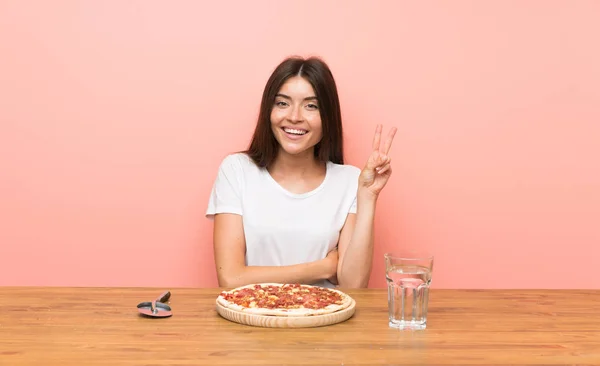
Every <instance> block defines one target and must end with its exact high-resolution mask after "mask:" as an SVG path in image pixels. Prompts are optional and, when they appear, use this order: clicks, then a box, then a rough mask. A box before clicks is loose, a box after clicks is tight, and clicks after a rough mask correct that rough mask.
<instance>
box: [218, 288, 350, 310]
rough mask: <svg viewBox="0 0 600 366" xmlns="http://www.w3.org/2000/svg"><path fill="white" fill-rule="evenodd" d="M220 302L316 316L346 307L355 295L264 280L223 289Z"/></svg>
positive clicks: (227, 304) (230, 305)
mask: <svg viewBox="0 0 600 366" xmlns="http://www.w3.org/2000/svg"><path fill="white" fill-rule="evenodd" d="M217 303H218V304H219V305H221V306H223V307H225V308H228V309H232V310H236V311H241V312H244V313H248V314H256V315H271V316H314V315H324V314H331V313H335V312H337V311H340V310H343V309H346V308H347V307H349V306H350V305H351V303H352V298H351V297H350V296H348V295H347V294H345V293H343V292H342V291H339V290H336V289H331V288H325V287H319V286H311V285H302V284H281V283H263V284H253V285H247V286H242V287H238V288H235V289H233V290H229V291H223V292H221V293H220V294H219V296H218V297H217Z"/></svg>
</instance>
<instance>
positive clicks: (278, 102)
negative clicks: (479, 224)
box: [275, 101, 287, 107]
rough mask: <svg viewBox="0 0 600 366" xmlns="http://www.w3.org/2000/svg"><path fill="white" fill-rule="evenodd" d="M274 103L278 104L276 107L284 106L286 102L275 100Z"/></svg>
mask: <svg viewBox="0 0 600 366" xmlns="http://www.w3.org/2000/svg"><path fill="white" fill-rule="evenodd" d="M275 105H276V106H278V107H285V106H287V103H286V102H282V101H277V102H275Z"/></svg>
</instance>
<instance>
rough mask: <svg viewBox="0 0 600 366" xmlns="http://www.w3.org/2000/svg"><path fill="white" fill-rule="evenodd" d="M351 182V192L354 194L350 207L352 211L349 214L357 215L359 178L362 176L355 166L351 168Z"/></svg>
mask: <svg viewBox="0 0 600 366" xmlns="http://www.w3.org/2000/svg"><path fill="white" fill-rule="evenodd" d="M348 171H349V178H348V179H349V180H350V182H351V185H350V187H351V188H350V192H351V194H352V204H351V205H350V209H349V210H348V213H353V214H355V213H356V194H357V193H358V177H359V176H360V169H359V168H357V167H355V166H350V167H349V170H348Z"/></svg>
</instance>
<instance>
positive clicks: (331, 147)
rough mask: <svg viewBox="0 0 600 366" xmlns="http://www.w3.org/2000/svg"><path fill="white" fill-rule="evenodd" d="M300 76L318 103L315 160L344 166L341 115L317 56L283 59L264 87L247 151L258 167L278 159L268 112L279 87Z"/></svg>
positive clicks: (333, 86) (331, 81)
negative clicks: (319, 135)
mask: <svg viewBox="0 0 600 366" xmlns="http://www.w3.org/2000/svg"><path fill="white" fill-rule="evenodd" d="M293 76H301V77H303V78H304V79H305V80H307V81H308V82H309V83H310V84H311V85H312V87H313V89H314V91H315V94H316V97H317V101H318V104H319V113H320V115H321V124H322V130H323V137H322V138H321V141H319V142H318V143H317V145H315V149H314V152H315V158H316V159H317V160H319V161H322V162H327V161H331V162H333V163H336V164H344V152H343V134H342V114H341V110H340V101H339V97H338V92H337V87H336V84H335V80H334V78H333V74H332V73H331V70H330V69H329V67H328V66H327V64H326V63H325V62H324V61H323V60H321V59H320V58H318V57H310V58H307V59H304V58H302V57H299V56H292V57H289V58H286V59H285V60H284V61H283V62H282V63H280V64H279V65H278V66H277V67H276V68H275V70H274V71H273V73H272V74H271V76H270V77H269V80H268V81H267V84H266V85H265V89H264V91H263V95H262V100H261V104H260V111H259V114H258V121H257V123H256V128H255V130H254V135H253V136H252V141H251V142H250V146H249V147H248V150H246V151H245V153H246V154H248V156H250V158H251V159H252V160H253V161H254V162H255V163H256V164H257V165H258V166H260V167H268V166H269V165H270V164H271V163H272V162H273V161H274V160H275V158H276V157H277V152H278V151H279V143H278V142H277V140H276V139H275V136H274V135H273V131H272V130H271V110H272V108H273V105H274V103H275V96H276V94H277V93H278V92H279V89H280V88H281V86H282V85H283V84H284V83H285V82H286V81H287V80H288V79H289V78H291V77H293Z"/></svg>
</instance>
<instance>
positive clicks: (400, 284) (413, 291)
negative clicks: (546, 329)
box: [386, 261, 431, 329]
mask: <svg viewBox="0 0 600 366" xmlns="http://www.w3.org/2000/svg"><path fill="white" fill-rule="evenodd" d="M397 262H399V263H388V265H387V266H386V279H387V283H388V309H389V325H390V327H393V328H399V329H425V328H426V326H427V305H428V304H427V303H428V300H429V285H430V284H431V266H427V265H421V264H420V263H417V262H411V261H397Z"/></svg>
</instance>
